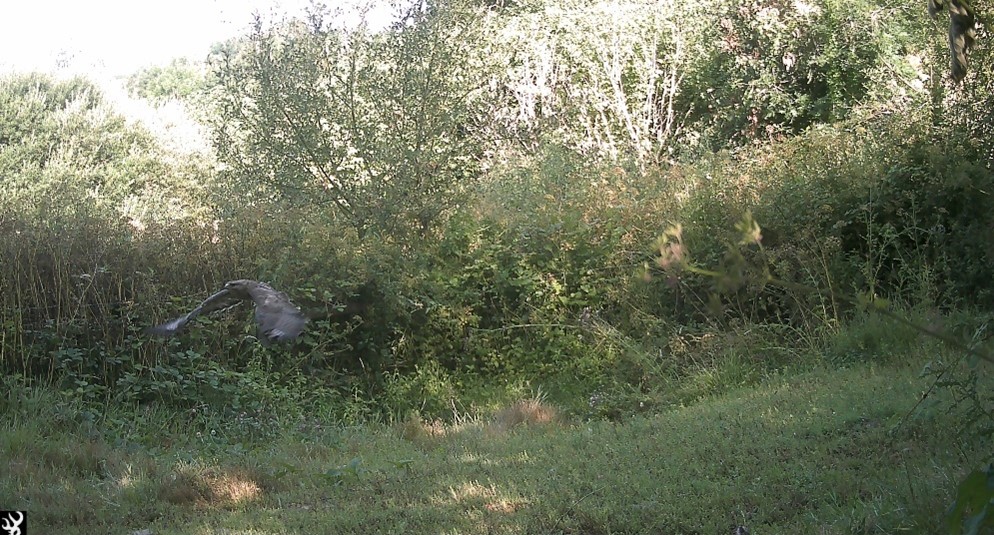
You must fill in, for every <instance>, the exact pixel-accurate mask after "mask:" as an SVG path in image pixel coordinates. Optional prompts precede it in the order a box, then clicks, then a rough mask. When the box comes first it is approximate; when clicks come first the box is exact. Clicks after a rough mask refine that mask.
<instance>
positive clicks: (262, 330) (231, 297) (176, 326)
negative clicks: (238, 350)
mask: <svg viewBox="0 0 994 535" xmlns="http://www.w3.org/2000/svg"><path fill="white" fill-rule="evenodd" d="M248 300H252V301H253V302H255V321H256V323H257V324H258V325H259V339H260V340H262V342H263V343H265V344H268V343H270V342H273V341H277V342H282V341H285V340H293V339H294V338H296V337H297V336H299V335H300V333H301V331H303V330H304V325H305V324H306V323H307V318H306V317H305V316H304V314H303V313H302V312H301V311H300V309H299V308H297V306H296V305H294V304H293V303H291V302H290V298H289V297H287V296H286V294H285V293H283V292H279V291H276V290H274V289H273V287H272V286H269V285H268V284H265V283H262V282H256V281H251V280H246V279H240V280H234V281H231V282H228V283H227V284H225V285H224V289H223V290H221V291H220V292H217V293H216V294H214V295H212V296H210V297H208V298H207V299H206V300H205V301H204V302H203V303H200V306H198V307H197V308H195V309H193V310H191V311H190V313H189V314H187V315H185V316H180V317H178V318H176V319H173V320H170V321H167V322H165V323H163V324H161V325H156V326H155V327H149V328H148V329H146V330H145V332H146V333H148V334H154V335H158V336H172V335H174V334H176V333H178V332H180V331H181V330H183V327H184V326H186V324H187V323H188V322H189V321H190V320H192V319H193V318H196V317H197V316H199V315H201V314H206V313H208V312H214V311H215V310H221V309H224V308H228V307H231V306H234V305H236V304H238V303H240V302H242V301H248Z"/></svg>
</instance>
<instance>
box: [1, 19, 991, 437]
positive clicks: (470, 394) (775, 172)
mask: <svg viewBox="0 0 994 535" xmlns="http://www.w3.org/2000/svg"><path fill="white" fill-rule="evenodd" d="M615 4H617V3H612V5H615ZM740 4H741V3H740V2H716V3H715V6H711V7H715V9H713V10H712V9H708V10H707V11H706V12H705V10H704V8H703V7H702V6H699V5H698V4H696V3H692V2H684V3H673V5H670V4H669V3H665V2H655V1H653V2H627V3H622V7H624V9H621V10H618V11H605V10H606V9H607V6H606V5H605V4H602V3H597V2H576V3H570V2H566V3H562V5H560V4H551V3H544V2H542V3H529V2H521V3H515V4H514V5H513V6H504V7H500V8H493V7H491V8H480V7H479V6H476V5H475V4H472V3H454V2H453V3H449V2H439V3H433V4H431V5H430V6H429V7H428V8H425V9H423V10H417V11H412V12H410V13H407V14H406V16H405V17H403V18H402V19H400V20H399V21H398V23H397V25H396V26H395V27H394V28H392V29H391V30H390V31H388V32H386V33H372V32H368V31H366V30H365V29H364V28H362V27H360V28H358V29H341V28H334V27H332V26H331V25H330V23H329V22H328V21H329V20H330V19H329V18H327V17H323V16H322V15H321V14H319V13H317V14H314V16H313V17H312V18H311V19H310V20H307V21H289V22H285V23H274V24H271V25H270V24H266V23H265V22H264V21H259V23H258V24H257V26H256V28H255V29H254V31H253V33H252V34H251V35H249V36H247V37H246V38H244V39H241V40H236V41H233V42H231V43H227V44H225V45H223V46H218V47H216V49H215V51H214V52H213V54H212V58H211V61H210V64H209V76H208V82H207V86H208V89H207V90H206V92H205V93H203V94H202V95H201V96H200V97H198V98H202V99H203V100H204V101H206V102H210V103H211V106H212V107H211V108H210V110H209V111H205V114H206V115H207V116H208V117H209V118H210V120H211V121H212V123H213V124H212V126H213V132H214V136H215V150H216V158H217V160H216V162H215V161H213V160H212V159H211V158H210V157H207V156H204V157H203V158H202V159H196V158H194V159H191V158H189V157H184V158H177V157H175V156H173V155H170V154H168V153H166V152H165V151H164V150H163V149H161V148H160V147H159V145H158V144H157V142H156V141H155V140H154V139H153V138H152V137H151V136H149V135H147V134H145V133H143V132H142V130H141V129H140V128H138V127H135V126H132V125H129V124H127V123H126V122H125V121H124V120H123V119H122V118H121V117H119V116H117V115H116V114H115V113H114V112H113V111H111V110H110V109H108V107H107V106H106V105H105V104H103V103H102V100H101V97H100V94H99V91H98V90H97V89H96V88H94V87H93V86H92V85H91V84H89V83H88V82H86V81H83V80H69V81H56V80H53V79H51V78H48V77H44V76H37V75H31V76H17V77H9V78H7V79H5V80H3V82H2V83H0V121H2V125H0V136H3V137H2V138H0V175H2V177H3V183H2V189H0V232H2V233H3V236H4V239H3V240H2V241H0V259H2V262H3V266H4V268H5V269H3V271H2V273H0V362H2V367H3V370H4V372H5V373H6V374H9V375H13V376H20V377H23V378H24V379H23V381H26V382H32V381H45V382H53V383H56V384H60V385H61V386H62V387H63V388H64V389H65V390H66V391H67V392H72V393H73V394H74V395H76V396H79V397H81V398H82V399H84V400H86V401H88V402H91V406H92V407H93V410H94V414H97V413H98V412H99V407H100V405H101V404H102V403H128V402H135V401H140V402H152V401H155V402H163V403H169V404H173V405H176V406H177V407H204V406H206V407H209V408H210V410H214V411H222V412H223V411H233V412H234V413H238V414H241V413H246V414H250V415H253V416H254V417H256V419H254V420H253V419H249V420H244V419H239V420H238V421H240V422H246V421H247V422H256V424H257V423H258V422H259V421H262V420H263V419H264V418H265V417H269V416H273V415H276V414H280V415H286V414H288V413H292V412H293V411H298V412H299V413H301V414H302V413H303V412H304V411H307V410H312V409H314V408H315V407H317V406H320V407H321V408H322V410H324V411H330V412H331V413H333V414H334V415H335V416H337V417H338V418H342V419H346V420H348V419H363V418H369V417H381V416H384V415H388V416H398V415H399V416H403V415H405V414H406V413H407V412H409V411H420V412H421V413H422V414H423V415H425V416H432V417H452V416H453V411H457V412H458V411H472V410H474V408H479V407H485V406H486V405H487V404H489V403H493V402H494V401H496V400H501V399H503V398H506V397H512V396H521V395H529V394H535V393H537V392H539V391H540V392H542V393H544V394H545V395H548V396H550V397H552V398H553V399H555V401H556V402H557V403H558V404H560V405H561V406H563V407H564V408H566V409H567V410H568V411H570V412H573V413H575V414H579V415H582V416H595V417H602V416H607V417H618V416H622V415H625V414H630V413H632V412H635V411H639V410H647V409H651V408H653V407H656V406H659V405H660V404H666V403H674V402H683V401H688V400H691V399H693V398H694V397H696V396H700V395H704V394H707V393H709V392H711V391H713V390H714V389H717V388H724V387H727V386H729V385H732V384H736V383H740V382H744V381H750V380H754V379H755V378H756V377H757V376H758V374H761V373H763V372H764V371H768V370H772V369H776V368H780V367H783V366H788V365H791V364H792V355H793V353H792V349H791V348H797V347H800V346H804V345H807V346H808V348H817V347H821V346H822V345H827V344H831V343H832V342H831V341H830V335H831V333H833V332H835V331H836V330H837V329H838V327H839V326H840V325H841V324H843V323H844V322H846V321H847V319H848V318H851V317H852V316H853V314H855V313H857V312H856V311H855V310H854V308H853V307H852V306H851V305H847V304H846V301H844V300H841V299H838V298H837V296H838V295H840V294H847V295H855V294H863V293H869V294H876V295H879V296H882V297H888V298H890V299H892V300H893V301H894V302H900V303H904V304H907V305H909V306H915V307H923V308H929V307H939V308H942V307H945V308H957V307H973V306H988V305H990V304H991V302H992V299H994V295H992V294H991V291H990V285H989V282H988V281H990V280H992V276H994V273H992V269H994V268H992V265H994V264H992V254H994V251H992V249H991V247H992V246H994V245H992V244H994V236H991V233H992V231H994V230H992V229H994V219H992V218H994V215H992V214H994V210H992V208H994V201H992V199H991V196H990V192H991V191H994V184H991V182H992V175H991V172H990V160H989V155H990V146H989V144H985V143H987V142H986V141H985V138H984V137H983V136H981V135H979V133H982V132H986V130H985V129H986V128H987V125H989V124H990V120H989V113H987V112H986V111H985V113H983V114H974V115H972V116H971V115H970V114H969V113H967V112H968V111H969V110H976V108H975V106H976V105H977V102H978V101H983V99H984V98H986V99H989V94H987V96H986V97H984V96H983V93H982V92H980V91H979V90H977V91H975V92H974V93H973V94H971V93H970V92H969V91H967V92H965V93H960V94H955V93H950V94H947V93H946V87H945V86H944V84H943V83H942V81H941V80H940V79H939V76H940V75H939V74H938V73H937V72H935V71H936V69H935V68H933V67H931V66H932V65H944V63H945V59H944V56H943V55H942V54H943V53H944V51H943V49H942V47H941V43H939V41H941V39H942V37H941V34H938V33H935V32H933V30H932V28H931V26H930V23H929V22H928V21H927V19H926V18H925V17H924V16H923V15H922V14H921V13H919V12H918V11H920V10H918V9H917V7H915V8H913V7H911V6H907V5H904V3H897V2H895V3H893V5H888V6H885V7H884V8H883V9H884V12H881V11H880V10H879V8H878V7H877V3H872V5H871V3H868V2H833V1H823V2H813V3H811V4H810V6H808V7H804V6H801V4H800V3H795V4H792V5H786V4H783V3H780V2H768V3H763V2H760V3H753V4H750V5H748V6H745V7H742V6H741V5H740ZM806 5H807V4H805V6H806ZM802 7H804V9H802ZM882 13H883V14H882ZM883 20H886V23H883V22H881V21H883ZM550 25H551V26H552V27H554V28H557V31H555V32H551V33H550V32H549V31H548V28H549V27H550ZM924 35H928V38H927V39H926V38H923V36H924ZM933 37H934V39H933ZM937 43H938V44H937ZM973 57H974V59H975V67H974V73H973V74H971V78H969V79H968V80H967V84H973V85H974V86H977V87H988V88H989V83H988V82H989V73H990V61H989V58H988V57H987V56H984V55H982V54H979V53H974V56H973ZM926 73H931V74H932V78H927V76H926ZM143 80H144V82H143V84H144V86H147V87H153V86H155V84H152V83H151V82H149V81H148V80H145V79H143ZM962 110H967V111H962ZM971 139H973V140H976V141H977V143H973V142H970V141H969V140H971ZM217 164H220V165H217ZM747 212H751V213H752V215H753V217H755V219H756V220H757V221H759V223H760V224H761V225H762V234H763V240H762V244H763V249H762V251H761V253H760V252H757V251H755V250H752V251H751V252H749V253H748V254H750V255H752V256H750V260H752V261H754V263H755V265H756V266H761V265H766V266H768V267H769V269H770V270H771V273H772V274H774V275H775V276H776V277H779V278H781V279H784V280H787V281H791V282H795V283H799V284H804V285H806V286H808V287H813V288H815V289H818V290H820V292H819V293H797V292H791V291H788V290H784V289H777V288H773V287H770V286H768V285H761V284H759V283H757V282H755V281H754V280H749V279H743V280H740V281H737V284H724V283H723V282H722V281H720V280H719V281H718V282H715V281H713V280H707V279H703V278H695V277H692V276H683V277H678V278H674V277H672V276H671V275H670V274H667V273H664V272H663V271H662V270H661V269H659V267H658V265H657V263H656V261H657V253H658V251H654V249H653V244H654V243H655V240H656V238H657V237H658V236H659V235H660V234H662V233H663V232H664V231H665V230H666V229H667V228H669V227H671V225H673V224H677V223H679V224H681V225H682V229H683V232H682V239H683V240H684V244H685V246H686V248H687V251H688V252H689V253H688V254H690V255H691V257H692V259H693V261H694V262H695V263H697V264H699V265H702V266H720V265H722V264H723V262H728V258H729V257H728V251H729V244H730V243H732V244H734V243H735V242H736V240H737V234H736V230H735V224H736V222H737V221H739V220H740V219H741V218H742V216H743V214H745V213H747ZM234 278H257V279H262V280H266V281H269V282H271V283H272V284H273V285H274V286H276V287H277V288H279V289H281V290H284V291H286V292H287V293H289V294H290V295H291V296H292V297H293V298H294V300H295V301H296V302H297V303H298V304H300V305H301V306H302V307H303V308H304V309H305V310H306V311H307V312H308V314H309V315H311V316H312V317H313V318H314V321H313V323H312V324H311V326H310V328H309V329H308V331H307V332H306V334H305V335H304V336H303V337H302V339H301V340H300V341H299V343H297V344H295V345H293V346H291V347H288V348H277V349H272V348H265V347H262V346H260V345H259V344H257V343H256V342H255V341H254V339H253V338H252V336H251V335H252V333H253V328H252V326H251V324H250V322H249V321H247V317H248V315H249V314H248V312H247V311H244V310H243V311H242V312H240V313H236V314H234V315H232V316H229V317H219V318H205V319H203V320H202V322H204V323H209V325H208V326H204V327H201V328H195V329H191V331H190V332H189V333H187V334H184V335H183V336H181V337H179V338H177V339H175V340H171V341H159V340H152V339H149V338H147V337H146V336H144V335H143V334H142V333H141V329H142V328H143V327H145V326H148V325H150V324H152V323H154V322H156V321H158V320H162V319H163V318H166V317H170V316H173V315H176V314H178V313H179V312H181V311H184V310H188V308H189V307H190V306H191V305H193V304H194V303H196V302H198V301H199V300H200V299H202V298H203V297H204V296H206V295H207V294H208V293H209V292H211V291H213V290H214V289H216V288H217V287H218V286H219V285H220V284H222V283H223V282H224V281H226V280H230V279H234ZM725 282H728V281H725ZM723 284H724V286H723ZM717 290H720V292H718V291H717ZM868 358H869V357H868ZM695 374H696V375H695ZM691 377H698V378H700V377H710V378H711V379H700V380H693V381H692V380H689V379H688V378H691ZM18 381H20V380H18ZM8 382H10V380H9V381H8ZM245 425H249V424H245ZM250 427H251V426H250ZM259 427H260V426H258V425H256V426H255V427H252V428H251V429H248V431H253V430H258V428H259Z"/></svg>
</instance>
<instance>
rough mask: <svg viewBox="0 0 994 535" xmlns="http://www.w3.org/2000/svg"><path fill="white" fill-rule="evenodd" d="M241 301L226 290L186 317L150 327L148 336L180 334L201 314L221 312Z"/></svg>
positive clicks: (208, 299) (205, 301) (210, 298)
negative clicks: (188, 323)
mask: <svg viewBox="0 0 994 535" xmlns="http://www.w3.org/2000/svg"><path fill="white" fill-rule="evenodd" d="M240 301H241V298H239V297H236V296H234V295H232V292H231V291H229V290H227V289H225V290H221V291H220V292H217V293H215V294H214V295H212V296H210V297H208V298H207V299H205V300H204V302H203V303H200V305H198V306H197V308H195V309H193V310H191V311H190V313H189V314H186V315H185V316H180V317H178V318H174V319H171V320H169V321H167V322H165V323H162V324H159V325H156V326H154V327H149V328H148V329H145V332H147V333H148V334H155V335H158V336H172V335H174V334H176V333H178V332H180V331H181V330H182V329H183V327H184V326H186V324H187V322H189V321H190V320H192V319H193V318H196V317H197V316H199V315H201V314H206V313H209V312H214V311H215V310H221V309H222V308H227V307H229V306H231V305H234V304H236V303H238V302H240Z"/></svg>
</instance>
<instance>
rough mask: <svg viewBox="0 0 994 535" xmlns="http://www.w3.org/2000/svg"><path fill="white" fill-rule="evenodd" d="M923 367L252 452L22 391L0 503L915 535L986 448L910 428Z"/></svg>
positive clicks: (381, 430) (355, 522)
mask: <svg viewBox="0 0 994 535" xmlns="http://www.w3.org/2000/svg"><path fill="white" fill-rule="evenodd" d="M921 365H922V362H921V361H917V362H914V363H908V364H898V365H873V364H865V365H857V366H853V367H851V368H848V369H841V370H840V369H832V370H829V369H821V370H816V371H808V372H803V373H798V374H785V375H782V376H777V377H772V378H769V379H767V380H765V381H763V382H761V383H760V384H759V385H757V386H755V387H751V388H744V389H740V390H737V391H733V392H730V393H727V394H724V395H721V396H716V397H712V398H709V399H705V400H703V401H700V402H698V403H696V404H694V405H691V406H687V407H682V408H675V409H672V410H669V411H667V412H664V413H661V414H657V415H653V416H649V417H635V418H632V419H629V420H627V421H624V422H622V423H612V422H606V421H596V422H584V423H578V422H569V421H563V420H559V421H552V422H547V423H536V424H530V425H522V426H518V427H514V428H512V429H510V430H508V429H506V428H503V427H501V426H499V425H495V424H494V423H492V422H484V421H478V422H474V423H467V424H462V425H452V426H449V425H441V424H426V423H422V422H420V421H416V420H412V421H408V422H401V423H398V424H395V425H391V426H387V425H370V426H365V427H358V428H343V427H338V426H326V425H321V423H320V422H311V423H308V424H306V425H298V426H295V427H292V428H290V429H287V430H286V431H285V432H283V433H281V434H279V435H278V438H275V439H272V440H255V441H251V442H249V443H231V441H225V440H220V439H218V438H217V437H207V436H205V434H203V433H201V434H200V436H195V434H194V433H193V432H192V431H189V427H187V428H186V429H184V427H185V424H184V422H183V421H182V420H183V418H182V417H177V416H176V415H175V414H173V415H170V414H164V413H158V412H154V411H145V410H143V409H132V410H131V411H130V412H127V411H123V410H121V411H118V414H117V415H116V416H115V417H116V418H118V419H121V420H125V421H126V420H127V419H128V418H132V419H134V421H135V423H134V425H135V427H136V428H140V429H141V430H142V432H143V433H145V435H143V436H144V437H145V438H144V439H143V440H124V439H116V440H115V439H113V438H108V433H106V432H101V431H100V430H99V429H97V428H96V427H95V426H92V425H90V426H87V425H81V424H78V423H74V422H77V421H78V418H76V419H74V415H72V414H64V412H65V411H62V412H59V411H56V410H55V409H53V406H54V404H53V403H52V399H53V398H52V395H51V394H45V393H43V392H42V393H35V394H31V395H27V396H24V397H23V398H22V399H21V400H20V401H18V402H17V405H18V406H16V407H15V406H10V405H12V402H8V407H7V412H8V413H9V416H8V417H6V418H5V423H4V429H3V434H2V438H0V455H2V456H3V457H4V466H7V467H8V469H7V470H6V471H5V474H4V476H3V478H2V480H0V503H2V504H3V506H4V508H5V509H26V510H28V511H29V522H30V523H31V525H30V529H31V532H32V533H35V534H58V533H66V534H73V533H78V534H92V533H111V534H115V533H127V534H130V533H134V532H136V531H140V530H150V532H151V533H153V534H162V535H165V534H191V535H206V534H222V533H223V534H245V535H249V534H252V535H270V534H291V533H292V534H304V533H307V534H311V533H437V534H449V533H452V534H454V533H467V534H480V533H577V534H600V533H604V534H607V533H662V534H680V533H685V534H691V533H699V534H723V533H730V532H731V530H732V528H733V527H734V526H737V525H744V526H747V527H748V528H749V529H750V530H751V531H752V533H754V534H764V533H792V534H794V533H805V534H808V533H810V534H815V533H818V534H821V533H895V532H903V531H907V530H915V529H918V530H922V531H923V532H929V533H931V532H935V531H936V530H938V529H939V527H940V521H941V515H942V512H943V510H944V508H945V507H946V506H947V505H948V504H949V503H950V500H951V495H952V491H953V489H954V488H955V485H956V482H957V481H958V480H959V478H961V477H962V476H963V474H964V473H965V472H966V471H968V470H969V469H971V468H974V467H975V466H976V465H977V463H979V462H980V459H981V458H982V456H983V452H980V451H978V450H977V448H969V447H966V446H963V445H962V444H959V443H958V441H957V439H956V438H955V437H954V431H955V429H956V421H955V417H954V416H950V415H948V414H946V413H945V412H943V411H939V410H937V409H935V408H931V409H929V408H925V409H923V410H918V411H915V412H914V414H911V415H909V412H910V411H911V409H912V408H913V407H914V406H915V403H916V400H917V399H918V398H919V396H920V394H921V393H922V392H923V391H924V390H925V388H927V385H928V383H927V382H926V380H925V379H921V378H919V377H918V372H919V371H920V369H921ZM533 419H534V418H533ZM538 419H539V420H541V418H538ZM157 428H158V429H159V431H154V430H155V429H157ZM146 533H147V532H146Z"/></svg>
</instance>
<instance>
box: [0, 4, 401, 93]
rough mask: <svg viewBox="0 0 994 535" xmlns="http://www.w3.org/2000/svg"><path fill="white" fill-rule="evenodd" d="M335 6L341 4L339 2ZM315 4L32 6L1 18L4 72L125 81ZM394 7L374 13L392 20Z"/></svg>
mask: <svg viewBox="0 0 994 535" xmlns="http://www.w3.org/2000/svg"><path fill="white" fill-rule="evenodd" d="M328 4H329V5H338V4H339V2H335V1H334V0H332V1H331V2H328ZM309 5H310V1H309V0H30V1H18V2H8V3H7V5H5V6H4V9H3V11H4V13H3V16H2V17H0V72H9V71H45V72H51V71H65V70H69V71H74V72H78V73H91V74H94V75H97V74H102V75H123V74H129V73H131V72H134V71H136V70H138V69H140V68H142V67H144V66H148V65H162V64H166V63H168V62H169V61H170V60H171V59H173V58H177V57H188V58H190V59H193V60H200V59H203V58H205V57H206V56H207V53H208V51H209V50H210V46H211V45H212V44H213V43H216V42H218V41H223V40H225V39H228V38H231V37H235V36H237V35H241V34H244V33H246V32H247V31H248V28H249V25H250V24H251V22H252V14H253V13H254V12H259V13H261V14H262V15H263V16H264V17H266V18H270V19H271V18H273V17H274V16H276V17H281V16H282V15H284V14H290V15H300V14H303V13H304V11H305V9H306V8H307V7H308V6H309ZM389 11H390V2H388V1H387V0H381V1H380V2H378V3H377V5H376V9H375V10H374V13H376V14H377V15H378V16H379V17H380V18H381V19H386V18H388V13H389Z"/></svg>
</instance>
